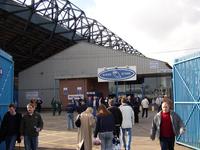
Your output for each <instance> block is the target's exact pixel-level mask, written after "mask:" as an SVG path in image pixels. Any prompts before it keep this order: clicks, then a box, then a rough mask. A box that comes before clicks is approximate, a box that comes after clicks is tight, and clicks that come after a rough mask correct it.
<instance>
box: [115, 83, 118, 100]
mask: <svg viewBox="0 0 200 150" xmlns="http://www.w3.org/2000/svg"><path fill="white" fill-rule="evenodd" d="M115 84H116V98H117V100H118V81H115Z"/></svg>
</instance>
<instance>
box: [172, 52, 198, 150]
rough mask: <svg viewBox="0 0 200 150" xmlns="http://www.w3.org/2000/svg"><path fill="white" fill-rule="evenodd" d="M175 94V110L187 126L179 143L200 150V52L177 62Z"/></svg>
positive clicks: (178, 139) (174, 80)
mask: <svg viewBox="0 0 200 150" xmlns="http://www.w3.org/2000/svg"><path fill="white" fill-rule="evenodd" d="M173 93H174V109H175V111H176V112H177V113H178V114H179V115H180V116H181V118H182V119H183V121H184V123H185V125H186V132H185V134H183V135H181V136H180V137H177V143H179V144H182V145H185V146H187V147H190V148H192V149H196V150H200V52H199V53H195V54H193V55H188V56H185V57H182V58H179V59H176V60H175V64H174V65H173Z"/></svg>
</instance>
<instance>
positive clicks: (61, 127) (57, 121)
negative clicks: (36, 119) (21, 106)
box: [21, 112, 190, 150]
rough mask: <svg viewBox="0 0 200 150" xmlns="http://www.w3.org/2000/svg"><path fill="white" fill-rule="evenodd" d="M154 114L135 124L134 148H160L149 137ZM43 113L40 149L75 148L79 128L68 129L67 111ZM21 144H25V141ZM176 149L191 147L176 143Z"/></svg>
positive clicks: (96, 148) (149, 149) (157, 149)
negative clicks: (56, 113) (53, 113)
mask: <svg viewBox="0 0 200 150" xmlns="http://www.w3.org/2000/svg"><path fill="white" fill-rule="evenodd" d="M154 114H155V113H154V112H150V115H149V118H147V119H146V118H145V119H141V117H140V123H139V124H135V126H134V128H133V141H132V149H134V150H160V147H159V142H158V140H156V141H151V140H150V138H149V129H150V127H151V120H152V117H153V116H154ZM41 115H42V117H43V120H44V123H45V125H44V129H43V131H42V132H41V133H40V136H39V150H75V149H76V143H77V130H76V129H74V130H71V131H68V130H67V128H66V117H65V113H64V112H63V113H62V114H61V116H52V113H51V112H43V113H41ZM21 146H23V143H22V144H21ZM21 149H22V148H21ZM99 149H100V148H99V147H97V146H95V147H93V150H99ZM175 150H190V149H189V148H186V147H183V146H180V145H176V146H175Z"/></svg>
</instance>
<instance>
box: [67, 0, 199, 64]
mask: <svg viewBox="0 0 200 150" xmlns="http://www.w3.org/2000/svg"><path fill="white" fill-rule="evenodd" d="M70 2H72V3H73V4H75V5H76V6H78V7H79V8H80V9H82V10H83V11H84V12H85V14H86V16H87V17H89V18H92V19H95V20H97V21H98V22H100V23H101V24H102V25H104V26H105V27H107V28H108V29H109V30H110V31H112V32H113V33H115V34H116V35H118V36H119V37H121V38H122V39H123V40H124V41H126V42H128V43H129V44H130V45H131V46H133V47H134V48H135V49H137V50H138V51H140V52H141V53H143V54H144V55H145V56H146V57H150V58H154V59H158V60H162V61H165V62H168V63H169V64H170V65H173V63H174V60H175V59H176V58H180V57H182V56H186V55H189V54H192V53H195V52H197V51H200V0H123V1H122V0H70Z"/></svg>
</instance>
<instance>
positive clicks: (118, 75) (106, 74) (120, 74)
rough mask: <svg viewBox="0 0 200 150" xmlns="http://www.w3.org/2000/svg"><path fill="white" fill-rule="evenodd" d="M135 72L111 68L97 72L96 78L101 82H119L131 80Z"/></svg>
mask: <svg viewBox="0 0 200 150" xmlns="http://www.w3.org/2000/svg"><path fill="white" fill-rule="evenodd" d="M135 75H136V72H135V71H134V70H132V69H129V68H113V69H106V70H104V71H102V72H99V74H98V77H99V78H100V79H102V80H110V81H120V80H127V79H130V78H133V77H134V76H135Z"/></svg>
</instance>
